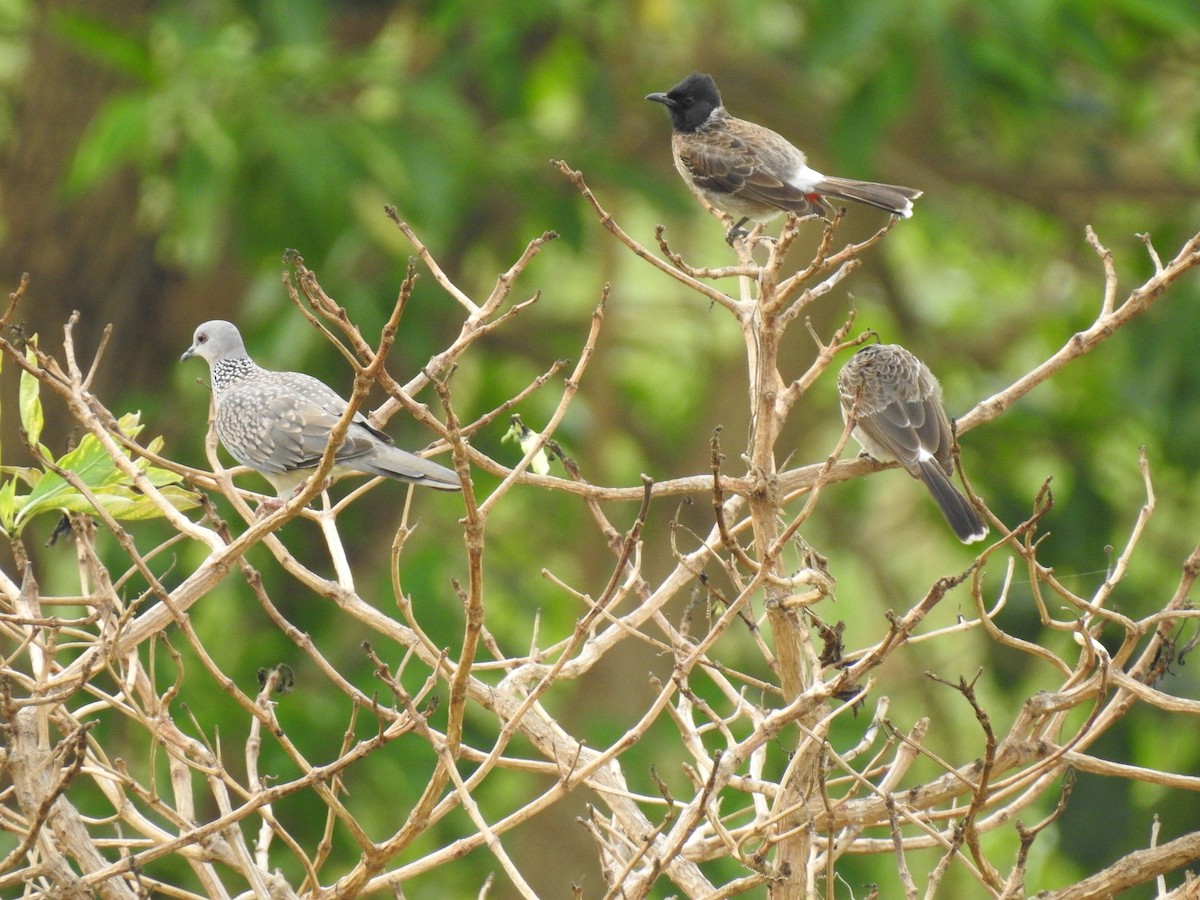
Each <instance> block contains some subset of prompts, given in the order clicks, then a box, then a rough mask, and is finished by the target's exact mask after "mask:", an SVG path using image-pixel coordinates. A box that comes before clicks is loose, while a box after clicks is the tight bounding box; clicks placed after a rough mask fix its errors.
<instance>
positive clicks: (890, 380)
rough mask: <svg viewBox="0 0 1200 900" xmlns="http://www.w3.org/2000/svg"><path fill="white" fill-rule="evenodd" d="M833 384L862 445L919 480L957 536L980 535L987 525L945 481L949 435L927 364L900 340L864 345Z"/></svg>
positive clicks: (970, 539) (950, 467) (950, 470)
mask: <svg viewBox="0 0 1200 900" xmlns="http://www.w3.org/2000/svg"><path fill="white" fill-rule="evenodd" d="M837 385H838V396H839V398H840V400H841V405H842V416H843V418H844V419H846V421H853V422H854V432H853V434H854V439H855V440H856V441H858V442H859V443H860V444H861V445H862V448H863V450H864V451H866V453H867V454H868V455H870V456H871V457H872V458H874V459H877V460H879V461H881V462H892V461H895V462H898V463H899V464H900V465H901V466H903V467H904V469H905V470H906V471H907V472H908V474H909V475H911V476H912V477H913V478H917V479H919V480H920V481H921V482H922V483H924V485H925V487H926V488H928V489H929V493H931V494H932V495H933V499H934V500H936V501H937V504H938V507H939V508H940V509H941V511H942V515H944V516H945V517H946V521H947V522H949V523H950V527H951V528H953V529H954V533H955V534H956V535H957V536H958V539H959V540H960V541H962V542H963V543H964V544H970V543H974V542H975V541H979V540H982V539H983V538H984V537H985V536H986V535H987V532H988V529H987V525H985V524H984V523H983V520H982V519H981V518H980V517H979V513H977V512H976V511H975V508H974V507H973V506H972V505H971V503H970V501H969V500H967V498H966V497H964V496H963V495H962V494H961V493H959V491H958V488H956V487H955V486H954V485H953V484H952V483H951V482H950V476H951V475H953V474H954V457H953V448H954V438H953V436H952V434H951V432H950V420H949V419H948V418H946V410H945V408H944V407H943V406H942V386H941V385H940V384H938V380H937V379H936V378H934V377H933V373H932V372H931V371H929V367H928V366H927V365H925V363H923V362H921V361H920V360H919V359H917V358H916V357H915V356H913V355H912V354H911V353H909V352H908V351H907V350H905V349H904V348H903V347H901V346H900V345H899V344H869V345H867V346H866V347H863V348H862V349H861V350H859V351H858V352H857V353H855V354H854V356H852V357H850V361H849V362H847V363H846V365H845V366H843V367H842V371H841V372H839V373H838V379H837Z"/></svg>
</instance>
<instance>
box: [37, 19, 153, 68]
mask: <svg viewBox="0 0 1200 900" xmlns="http://www.w3.org/2000/svg"><path fill="white" fill-rule="evenodd" d="M53 25H54V30H55V31H56V32H58V34H59V35H60V36H61V37H63V38H66V40H67V41H68V42H69V43H71V44H73V45H74V46H75V47H76V49H78V50H80V51H82V52H83V53H85V54H87V55H89V56H91V57H93V58H94V59H98V60H100V61H101V62H104V63H107V64H108V65H110V66H112V67H113V68H114V69H117V70H119V71H121V72H124V73H125V74H126V75H130V76H132V77H134V78H137V79H139V80H141V81H144V82H148V81H149V80H150V78H151V76H152V74H153V72H154V62H153V60H152V59H151V57H150V51H149V49H148V44H147V42H146V40H145V39H143V38H142V37H141V36H140V35H135V34H132V33H130V32H129V31H127V30H126V31H122V30H120V29H117V28H113V27H112V26H110V25H108V24H106V23H104V22H101V21H99V20H96V19H90V18H88V17H86V16H83V15H78V14H75V15H72V14H66V13H63V14H58V15H56V16H54V19H53Z"/></svg>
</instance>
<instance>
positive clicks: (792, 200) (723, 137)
mask: <svg viewBox="0 0 1200 900" xmlns="http://www.w3.org/2000/svg"><path fill="white" fill-rule="evenodd" d="M646 99H647V100H653V101H654V102H656V103H661V104H663V105H664V106H666V107H667V111H668V112H669V113H670V115H671V127H672V129H673V134H672V137H671V151H672V155H673V157H674V159H675V168H676V169H677V170H678V171H679V174H680V175H681V176H682V177H683V180H684V181H685V182H686V183H687V186H688V187H689V188H691V190H692V192H693V193H694V194H696V196H698V197H699V198H700V199H701V200H703V201H704V202H705V203H707V204H708V205H709V206H715V207H716V208H717V209H720V210H723V211H724V212H727V213H729V214H731V215H733V216H734V217H736V218H739V219H740V221H739V222H738V223H737V224H736V225H735V226H734V232H737V231H738V230H740V229H741V226H742V225H744V224H745V223H746V222H747V221H749V220H751V219H753V220H755V221H766V220H768V219H771V218H774V217H775V216H777V215H779V214H780V213H782V212H792V213H796V214H797V215H800V216H808V215H817V216H821V217H822V218H828V217H829V213H830V212H831V211H832V209H833V207H832V205H831V204H830V202H829V200H830V199H833V200H853V201H855V202H856V203H865V204H867V205H868V206H874V207H877V208H879V209H882V210H885V211H886V212H889V213H891V214H892V215H896V216H900V217H902V218H905V219H907V218H908V217H909V216H911V215H912V201H913V200H915V199H917V198H918V197H920V196H921V191H919V190H916V189H915V188H909V187H901V186H900V185H894V184H875V183H874V182H870V181H855V180H853V179H850V178H836V177H833V176H826V175H822V174H821V173H820V172H818V171H816V170H815V169H813V168H811V167H810V166H809V165H808V161H807V160H806V158H805V156H804V153H802V152H801V151H800V150H798V149H797V148H796V147H793V146H792V145H791V144H790V143H788V141H786V140H785V139H784V138H783V137H781V136H780V135H778V134H776V133H775V132H774V131H771V130H770V129H769V128H764V127H763V126H761V125H755V124H754V123H753V122H747V121H745V120H744V119H737V118H734V117H733V116H731V115H729V113H728V112H726V111H725V107H724V106H722V105H721V92H720V91H718V90H717V85H716V83H715V82H714V81H713V80H712V78H711V77H710V76H708V75H705V74H703V73H701V72H693V73H692V74H691V75H689V76H687V77H686V78H685V79H683V81H681V82H679V84H677V85H675V87H673V88H671V90H669V91H667V92H666V93H665V94H664V93H655V94H647V95H646ZM732 235H733V232H731V236H732Z"/></svg>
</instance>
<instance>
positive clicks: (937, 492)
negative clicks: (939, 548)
mask: <svg viewBox="0 0 1200 900" xmlns="http://www.w3.org/2000/svg"><path fill="white" fill-rule="evenodd" d="M918 466H919V467H920V472H919V476H920V479H921V481H923V482H924V483H925V487H927V488H929V493H931V494H933V499H934V500H936V501H937V505H938V507H940V508H941V510H942V515H943V516H945V517H946V521H947V522H949V523H950V527H951V528H952V529H954V534H955V535H956V536H957V537H958V539H959V540H960V541H962V542H963V543H964V544H973V543H975V542H976V541H981V540H983V539H984V538H985V537H986V536H987V533H988V529H987V526H986V525H985V524H983V520H982V519H981V518H979V513H977V512H975V507H973V506H972V505H971V502H970V501H969V500H967V498H966V497H964V496H963V495H962V494H960V493H959V492H958V488H956V487H955V486H954V485H953V484H951V483H950V479H949V478H947V477H946V473H945V472H943V471H942V467H941V466H940V465H938V463H937V461H936V460H932V459H927V460H924V461H922V462H920V463H918Z"/></svg>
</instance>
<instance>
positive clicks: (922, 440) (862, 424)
mask: <svg viewBox="0 0 1200 900" xmlns="http://www.w3.org/2000/svg"><path fill="white" fill-rule="evenodd" d="M857 424H858V428H859V429H860V430H861V431H862V432H863V433H864V434H865V435H866V436H867V437H868V438H870V439H871V441H873V442H874V443H876V444H878V445H879V446H880V447H882V448H884V449H886V450H887V451H888V452H889V453H891V455H892V456H893V457H894V458H895V460H896V461H897V462H898V463H900V465H902V466H904V468H905V469H907V470H908V472H909V474H911V475H912V476H913V477H916V478H919V477H920V470H921V467H920V465H919V459H920V455H921V448H922V447H924V448H925V449H926V450H927V451H928V452H929V453H931V454H933V457H934V458H935V459H936V460H937V461H938V465H940V466H941V467H942V469H943V470H944V471H945V473H946V474H947V475H949V474H951V473H952V472H953V470H954V469H953V460H952V458H951V453H950V449H951V442H950V423H949V422H948V421H947V419H946V414H945V413H944V412H942V407H941V403H939V402H938V400H937V398H935V397H925V398H924V399H921V398H913V399H909V400H904V401H899V400H894V401H892V402H891V403H888V404H887V405H886V406H882V407H876V408H870V407H869V404H867V405H866V408H860V409H859V410H858V422H857Z"/></svg>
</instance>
